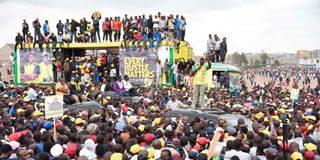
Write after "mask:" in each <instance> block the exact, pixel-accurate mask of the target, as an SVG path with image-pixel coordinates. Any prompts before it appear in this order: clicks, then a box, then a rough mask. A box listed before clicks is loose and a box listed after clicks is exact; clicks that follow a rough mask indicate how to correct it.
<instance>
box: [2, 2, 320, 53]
mask: <svg viewBox="0 0 320 160" xmlns="http://www.w3.org/2000/svg"><path fill="white" fill-rule="evenodd" d="M0 10H1V11H2V14H0V22H2V23H1V25H0V46H3V45H4V44H6V43H14V38H15V36H16V33H17V32H21V30H22V27H21V24H22V20H23V19H26V20H27V22H28V23H29V26H30V27H31V23H32V21H33V20H35V19H36V18H39V20H40V22H41V24H43V23H44V20H46V19H47V20H48V21H49V24H50V27H51V31H54V32H56V28H55V26H56V23H57V22H58V20H59V19H61V20H62V21H63V22H65V19H67V18H75V19H80V18H82V17H86V18H87V19H90V16H91V14H92V12H93V11H100V12H101V13H102V17H106V16H107V17H110V16H112V17H114V16H121V17H123V15H124V14H128V15H129V16H130V15H141V14H145V15H149V14H152V15H154V14H156V13H157V12H161V13H162V14H164V15H169V14H174V15H176V14H179V15H183V16H184V17H186V21H187V26H186V28H187V29H186V38H185V39H186V41H188V42H189V43H190V45H191V46H192V47H193V49H194V52H195V54H196V55H202V54H203V53H204V52H205V51H206V41H207V39H208V34H217V35H218V36H219V37H220V38H221V39H222V37H226V38H227V43H228V53H233V52H254V53H256V52H261V51H262V50H263V51H264V52H267V53H275V52H277V53H296V51H297V50H299V49H306V50H314V49H320V0H161V1H150V0H41V1H39V0H0ZM31 33H32V34H33V28H32V29H31Z"/></svg>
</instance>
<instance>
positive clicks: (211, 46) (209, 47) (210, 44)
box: [207, 39, 214, 51]
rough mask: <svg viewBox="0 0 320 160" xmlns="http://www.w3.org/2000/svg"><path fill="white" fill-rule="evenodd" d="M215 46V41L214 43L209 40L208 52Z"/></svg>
mask: <svg viewBox="0 0 320 160" xmlns="http://www.w3.org/2000/svg"><path fill="white" fill-rule="evenodd" d="M213 46H214V41H213V39H208V41H207V48H208V51H209V50H210V49H213Z"/></svg>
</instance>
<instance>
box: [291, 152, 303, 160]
mask: <svg viewBox="0 0 320 160" xmlns="http://www.w3.org/2000/svg"><path fill="white" fill-rule="evenodd" d="M291 159H292V160H303V156H302V154H301V153H299V152H293V153H292V154H291Z"/></svg>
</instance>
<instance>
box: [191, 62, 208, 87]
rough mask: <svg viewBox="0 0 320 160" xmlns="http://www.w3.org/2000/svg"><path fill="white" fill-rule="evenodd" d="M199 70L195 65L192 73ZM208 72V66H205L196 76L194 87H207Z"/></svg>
mask: <svg viewBox="0 0 320 160" xmlns="http://www.w3.org/2000/svg"><path fill="white" fill-rule="evenodd" d="M197 68H198V66H197V65H194V66H193V68H192V71H195V70H196V69H197ZM207 70H208V65H206V64H205V65H204V66H203V67H201V69H200V70H198V71H197V73H196V74H195V75H194V79H193V84H194V85H205V84H206V74H207Z"/></svg>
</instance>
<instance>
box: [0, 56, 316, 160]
mask: <svg viewBox="0 0 320 160" xmlns="http://www.w3.org/2000/svg"><path fill="white" fill-rule="evenodd" d="M110 56H111V57H110V58H107V57H108V55H101V57H100V58H101V59H100V60H99V59H95V58H92V59H85V60H83V61H82V60H80V59H76V61H77V63H76V64H71V63H69V62H68V59H67V60H66V61H65V64H63V63H62V62H59V61H58V62H57V64H60V66H59V65H58V66H57V79H58V80H59V82H57V83H56V84H54V85H52V86H50V87H47V88H43V87H40V86H37V85H34V84H31V85H29V86H22V87H19V86H14V85H10V84H6V83H1V87H0V89H1V93H0V99H1V101H2V103H1V110H0V116H1V125H0V130H1V132H0V133H1V134H0V135H1V136H0V138H1V143H0V153H1V156H0V159H21V160H27V159H36V160H52V159H56V160H68V159H80V160H81V159H85V160H87V159H89V160H94V159H99V160H125V159H132V160H134V159H137V160H147V159H157V160H173V159H175V160H180V159H194V160H205V159H208V149H209V147H210V144H211V143H210V141H211V139H212V137H213V136H214V135H215V133H220V134H221V135H222V136H221V137H220V139H219V141H218V142H217V146H216V147H215V150H214V154H213V158H214V159H232V160H236V159H240V160H246V159H248V160H249V159H261V160H264V159H267V160H274V159H278V160H282V159H287V158H288V159H293V160H299V159H300V160H302V159H306V160H314V159H319V153H320V150H319V148H320V143H319V138H320V137H319V123H318V120H319V114H318V113H319V111H320V108H319V106H320V101H319V95H320V94H319V93H320V86H319V84H318V86H317V87H316V88H311V87H309V86H302V87H300V88H301V89H300V91H299V98H298V99H297V100H294V101H293V100H291V99H290V90H289V89H288V88H287V87H286V83H271V82H270V83H266V84H264V85H257V84H256V85H253V86H252V89H251V90H250V91H249V90H248V89H247V87H246V85H245V84H246V83H245V82H243V86H242V87H241V90H240V91H239V93H237V94H235V93H234V89H232V88H231V86H229V84H228V83H223V84H221V86H220V88H219V89H218V88H214V89H200V88H201V85H202V81H203V76H202V75H203V73H204V72H205V70H206V68H210V67H209V65H210V60H209V57H207V58H206V59H201V60H200V64H199V65H198V64H196V63H194V62H193V63H194V64H193V65H191V64H190V63H189V64H190V66H193V67H191V68H190V67H186V68H185V69H186V70H189V69H190V73H191V75H193V76H194V81H195V82H196V84H195V85H199V86H198V89H200V90H201V91H200V92H203V95H201V97H195V95H194V93H195V91H194V89H195V88H197V87H195V86H194V85H193V87H188V86H187V85H186V83H184V82H182V83H179V84H181V85H176V86H174V85H170V86H167V87H157V88H154V87H148V86H145V87H144V86H140V87H139V88H137V89H136V90H135V91H132V90H131V87H132V86H130V84H129V83H128V82H129V81H128V77H125V78H124V80H122V79H121V78H120V77H119V76H117V74H115V75H114V76H115V80H114V81H111V80H110V78H111V77H110V76H109V75H110V74H108V73H107V75H108V76H106V77H101V80H100V78H96V76H94V75H95V74H96V73H98V74H101V71H103V69H102V70H101V67H102V66H101V65H99V64H100V63H101V64H103V63H104V62H100V61H104V60H108V59H109V60H110V59H114V58H112V57H114V55H111V54H110ZM91 62H96V64H95V66H94V65H92V63H91ZM62 64H63V66H64V67H63V66H62ZM109 64H111V65H112V63H109ZM186 64H187V63H186ZM197 65H198V66H197ZM93 66H94V67H93ZM58 68H59V69H58ZM62 68H64V69H62ZM87 68H96V70H93V71H92V73H93V76H92V74H91V72H88V70H87ZM177 68H179V67H178V66H177ZM109 69H112V67H111V66H110V68H109ZM288 70H289V69H286V68H282V69H270V70H268V69H262V70H246V71H244V72H243V80H245V79H246V78H247V77H250V76H251V75H248V74H261V75H266V76H269V75H270V74H271V76H272V75H273V74H275V75H277V76H276V77H277V78H276V79H275V80H276V81H279V75H282V74H289V75H290V74H293V75H294V73H296V72H292V73H290V72H287V71H288ZM297 70H299V72H298V73H300V71H301V75H307V74H311V75H313V76H311V77H314V76H315V75H318V73H319V72H316V70H315V69H307V68H297ZM59 72H60V73H59ZM286 72H287V73H286ZM63 73H64V74H63ZM269 73H270V74H269ZM268 74H269V75H268ZM70 75H72V76H70ZM78 75H81V76H78ZM293 75H292V76H293ZM298 77H299V78H300V75H299V76H298ZM95 79H96V80H97V81H96V83H93V82H94V81H95ZM66 80H67V82H66ZM68 80H69V81H68ZM85 82H87V83H85ZM291 84H294V83H293V82H292V83H291ZM191 86H192V85H191ZM292 87H296V86H295V85H292ZM110 90H114V91H116V92H118V93H120V94H118V95H120V96H103V92H105V91H110ZM48 95H64V97H65V99H64V100H65V102H67V103H80V102H84V101H87V100H93V101H97V102H98V103H99V104H101V105H102V106H103V108H101V109H98V110H94V111H92V110H82V111H80V112H79V111H73V110H66V111H64V115H63V116H62V117H60V118H58V119H56V120H53V119H45V118H44V115H45V112H44V107H45V104H44V97H45V96H48ZM127 95H134V96H135V97H139V98H137V99H134V98H133V97H132V96H127ZM195 98H197V99H202V98H203V99H202V100H201V103H200V105H201V109H204V110H206V109H209V110H215V111H220V112H223V113H230V114H234V115H243V116H244V118H240V119H237V124H231V122H228V120H227V118H226V117H224V116H223V115H221V116H220V117H219V120H218V121H212V120H208V119H204V118H202V117H195V118H192V119H191V118H189V117H188V116H185V115H178V116H177V117H174V118H172V117H170V116H169V115H170V114H168V113H170V111H171V110H174V109H176V108H195V107H197V105H195V103H194V102H193V100H194V99H195ZM248 121H252V124H251V123H248ZM284 156H287V158H286V157H284Z"/></svg>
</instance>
